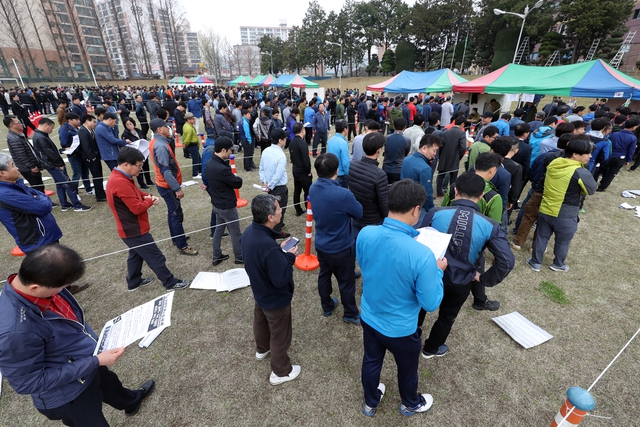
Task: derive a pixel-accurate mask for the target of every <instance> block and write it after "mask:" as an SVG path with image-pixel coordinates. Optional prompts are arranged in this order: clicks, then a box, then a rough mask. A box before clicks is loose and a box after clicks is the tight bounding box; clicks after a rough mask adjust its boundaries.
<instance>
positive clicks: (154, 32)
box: [147, 0, 167, 78]
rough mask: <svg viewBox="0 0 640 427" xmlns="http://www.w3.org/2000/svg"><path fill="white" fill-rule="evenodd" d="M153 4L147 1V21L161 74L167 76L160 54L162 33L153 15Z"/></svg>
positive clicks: (162, 56)
mask: <svg viewBox="0 0 640 427" xmlns="http://www.w3.org/2000/svg"><path fill="white" fill-rule="evenodd" d="M155 7H156V6H155V4H154V3H153V0H148V3H147V11H148V12H149V22H150V23H151V33H152V35H153V37H154V39H155V40H154V42H155V50H156V52H158V57H159V58H158V59H159V61H158V62H160V69H162V75H163V77H164V78H167V68H166V65H165V63H164V55H163V54H162V45H163V40H162V33H161V32H160V23H159V22H158V21H156V15H155V12H154V10H155Z"/></svg>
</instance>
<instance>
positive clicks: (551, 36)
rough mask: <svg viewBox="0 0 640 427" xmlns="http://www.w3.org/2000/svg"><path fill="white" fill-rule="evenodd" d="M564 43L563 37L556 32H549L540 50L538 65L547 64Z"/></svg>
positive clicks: (543, 39)
mask: <svg viewBox="0 0 640 427" xmlns="http://www.w3.org/2000/svg"><path fill="white" fill-rule="evenodd" d="M563 41H564V40H563V37H562V35H560V34H559V33H557V32H555V31H549V32H548V33H547V34H545V35H544V36H542V41H541V42H540V49H539V50H538V53H539V54H540V57H539V58H538V63H540V64H542V65H544V64H546V63H547V61H548V60H549V57H550V56H551V55H552V54H553V52H555V51H556V50H560V48H562V47H563V46H564V44H563Z"/></svg>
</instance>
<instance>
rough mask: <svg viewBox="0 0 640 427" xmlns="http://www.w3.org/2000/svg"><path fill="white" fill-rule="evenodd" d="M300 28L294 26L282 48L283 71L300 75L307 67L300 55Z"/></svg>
mask: <svg viewBox="0 0 640 427" xmlns="http://www.w3.org/2000/svg"><path fill="white" fill-rule="evenodd" d="M301 33H302V31H301V30H300V27H297V26H294V27H292V28H291V30H290V31H289V37H288V38H287V40H286V41H285V42H284V43H283V46H282V69H283V71H284V70H287V71H289V72H291V73H294V72H296V73H299V72H300V70H301V69H302V68H303V67H304V66H305V65H306V64H305V62H304V60H303V58H302V55H301V54H300V40H299V38H300V34H301Z"/></svg>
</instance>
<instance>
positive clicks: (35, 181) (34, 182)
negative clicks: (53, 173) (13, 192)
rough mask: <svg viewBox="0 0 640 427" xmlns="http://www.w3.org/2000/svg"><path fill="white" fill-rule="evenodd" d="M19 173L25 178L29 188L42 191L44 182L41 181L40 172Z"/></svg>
mask: <svg viewBox="0 0 640 427" xmlns="http://www.w3.org/2000/svg"><path fill="white" fill-rule="evenodd" d="M20 175H22V177H23V178H24V179H26V180H27V182H28V183H29V185H30V186H31V188H35V189H36V190H38V191H40V192H42V193H44V183H43V182H42V172H39V171H38V172H31V171H29V172H20Z"/></svg>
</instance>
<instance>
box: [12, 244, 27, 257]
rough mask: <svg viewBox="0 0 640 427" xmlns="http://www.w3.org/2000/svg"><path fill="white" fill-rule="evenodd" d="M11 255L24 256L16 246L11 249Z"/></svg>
mask: <svg viewBox="0 0 640 427" xmlns="http://www.w3.org/2000/svg"><path fill="white" fill-rule="evenodd" d="M11 255H13V256H24V255H25V253H24V252H22V250H21V249H20V248H19V247H17V246H16V247H15V248H13V249H11Z"/></svg>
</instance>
